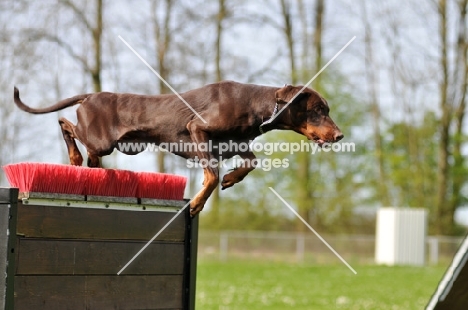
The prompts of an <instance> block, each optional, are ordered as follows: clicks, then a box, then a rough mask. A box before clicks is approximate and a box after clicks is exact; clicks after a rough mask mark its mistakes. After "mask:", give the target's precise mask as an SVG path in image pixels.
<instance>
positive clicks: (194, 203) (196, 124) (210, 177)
mask: <svg viewBox="0 0 468 310" xmlns="http://www.w3.org/2000/svg"><path fill="white" fill-rule="evenodd" d="M187 129H188V130H189V132H190V137H191V138H192V140H193V141H194V142H195V143H197V145H198V147H197V156H198V157H199V160H200V162H202V163H204V164H206V166H205V167H203V173H204V179H203V188H202V189H201V190H200V191H199V192H198V193H197V194H196V195H195V197H194V198H193V199H192V200H191V201H190V214H191V215H192V216H195V215H197V214H198V213H199V212H200V211H201V210H203V207H204V206H205V203H206V201H207V200H208V198H210V195H211V193H213V191H214V189H215V188H216V186H218V183H219V168H218V162H217V160H216V158H215V157H214V156H213V154H212V153H211V152H210V150H206V148H201V147H200V146H201V145H202V144H203V143H205V144H206V145H205V147H206V146H207V145H208V142H209V135H208V132H207V128H206V125H205V124H203V123H201V122H200V120H193V121H191V122H189V123H188V124H187ZM201 149H204V150H206V151H202V150H201ZM202 160H203V161H202Z"/></svg>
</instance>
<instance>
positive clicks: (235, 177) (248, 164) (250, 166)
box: [221, 152, 256, 189]
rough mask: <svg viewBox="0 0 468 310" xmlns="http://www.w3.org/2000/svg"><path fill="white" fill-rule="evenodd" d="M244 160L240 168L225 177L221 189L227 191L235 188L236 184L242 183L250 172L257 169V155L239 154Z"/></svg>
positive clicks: (250, 153) (249, 153)
mask: <svg viewBox="0 0 468 310" xmlns="http://www.w3.org/2000/svg"><path fill="white" fill-rule="evenodd" d="M238 155H239V156H240V157H241V158H242V159H243V160H244V162H243V164H242V165H241V166H240V167H236V168H234V170H233V171H231V172H229V173H228V174H226V175H224V177H223V181H222V182H221V189H226V188H229V187H231V186H233V185H234V184H236V183H239V182H240V181H242V180H243V179H244V178H245V176H246V175H247V174H249V172H250V171H252V170H254V169H255V159H256V157H255V154H254V153H252V152H245V153H242V154H238Z"/></svg>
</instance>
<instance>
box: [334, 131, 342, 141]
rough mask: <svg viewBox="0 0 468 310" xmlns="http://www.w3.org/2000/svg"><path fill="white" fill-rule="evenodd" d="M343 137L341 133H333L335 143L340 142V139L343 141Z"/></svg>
mask: <svg viewBox="0 0 468 310" xmlns="http://www.w3.org/2000/svg"><path fill="white" fill-rule="evenodd" d="M343 137H344V135H343V133H342V132H341V131H338V132H337V133H335V142H338V141H340V140H341V139H343Z"/></svg>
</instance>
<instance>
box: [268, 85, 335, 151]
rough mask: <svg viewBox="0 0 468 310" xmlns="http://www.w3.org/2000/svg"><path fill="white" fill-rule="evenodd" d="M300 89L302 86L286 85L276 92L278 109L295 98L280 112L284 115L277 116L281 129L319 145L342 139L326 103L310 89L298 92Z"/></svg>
mask: <svg viewBox="0 0 468 310" xmlns="http://www.w3.org/2000/svg"><path fill="white" fill-rule="evenodd" d="M301 89H302V86H291V85H286V86H284V87H282V88H280V89H278V90H277V91H276V102H277V103H278V104H279V108H280V109H281V108H283V107H284V105H286V104H288V103H289V102H290V101H291V99H293V98H294V97H295V98H294V100H293V101H292V102H291V103H290V104H289V105H288V106H287V108H286V109H285V110H284V111H283V112H282V114H284V115H281V116H279V117H281V120H282V121H281V123H282V124H281V125H282V127H283V128H284V129H290V130H293V131H295V132H297V133H300V134H303V135H304V136H306V137H307V138H308V139H309V140H313V141H315V142H316V143H318V144H319V145H322V144H323V143H325V142H328V143H333V142H337V141H339V140H341V139H343V133H342V132H341V131H340V129H339V128H338V126H337V125H336V124H335V122H333V120H332V119H331V118H330V116H329V112H330V108H329V107H328V103H327V101H326V100H325V99H324V98H323V97H322V96H320V94H319V93H318V92H316V91H314V90H312V89H310V88H305V89H304V90H303V91H302V92H300V91H301ZM299 92H300V93H299ZM296 95H297V96H296Z"/></svg>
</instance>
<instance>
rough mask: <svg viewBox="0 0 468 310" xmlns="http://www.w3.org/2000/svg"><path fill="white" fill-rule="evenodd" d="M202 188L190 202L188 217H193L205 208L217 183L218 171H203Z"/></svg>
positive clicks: (208, 169) (208, 168) (206, 169)
mask: <svg viewBox="0 0 468 310" xmlns="http://www.w3.org/2000/svg"><path fill="white" fill-rule="evenodd" d="M203 173H204V178H203V188H202V189H201V190H200V191H199V192H198V193H197V194H196V195H195V197H193V199H192V200H191V201H190V215H192V216H195V215H197V214H198V213H199V212H200V211H201V210H203V207H204V206H205V203H206V201H207V200H208V198H210V195H211V193H213V191H214V189H215V188H216V186H218V182H219V171H218V169H217V168H216V169H210V167H207V168H204V169H203Z"/></svg>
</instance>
